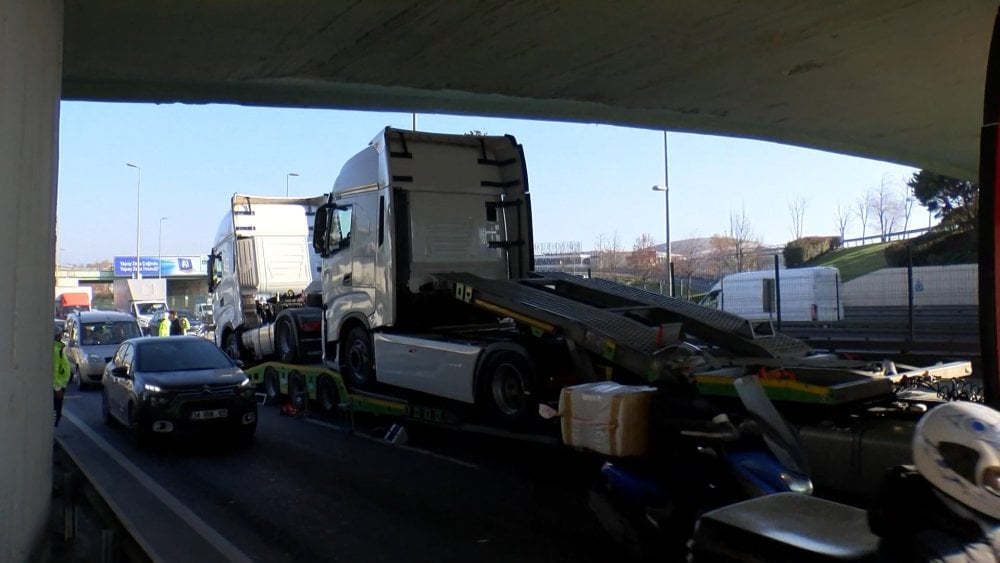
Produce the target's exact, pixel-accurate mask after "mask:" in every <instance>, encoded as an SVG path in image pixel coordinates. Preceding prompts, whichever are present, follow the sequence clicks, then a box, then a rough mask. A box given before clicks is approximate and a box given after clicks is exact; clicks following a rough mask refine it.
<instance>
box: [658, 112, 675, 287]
mask: <svg viewBox="0 0 1000 563" xmlns="http://www.w3.org/2000/svg"><path fill="white" fill-rule="evenodd" d="M653 191H654V192H663V207H664V218H665V220H664V223H665V226H666V231H667V245H666V246H667V259H666V260H665V263H666V275H665V277H664V279H665V280H667V295H669V296H670V297H673V296H674V276H673V272H672V271H670V258H671V257H672V255H671V252H670V174H669V172H668V169H667V132H666V131H664V132H663V185H662V186H653Z"/></svg>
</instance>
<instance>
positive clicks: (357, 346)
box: [340, 326, 375, 389]
mask: <svg viewBox="0 0 1000 563" xmlns="http://www.w3.org/2000/svg"><path fill="white" fill-rule="evenodd" d="M373 357H374V354H372V339H371V336H369V335H368V331H367V330H365V329H364V328H362V327H360V326H356V327H354V328H352V329H351V330H349V331H348V332H347V338H345V339H344V341H343V343H342V344H341V348H340V373H341V374H342V375H343V376H344V378H345V380H346V381H347V382H349V383H350V385H351V387H352V388H355V389H365V388H368V387H371V386H372V385H374V384H375V369H374V365H373V364H372V359H373Z"/></svg>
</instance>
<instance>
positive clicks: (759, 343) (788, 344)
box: [534, 272, 813, 359]
mask: <svg viewBox="0 0 1000 563" xmlns="http://www.w3.org/2000/svg"><path fill="white" fill-rule="evenodd" d="M534 275H535V276H538V277H539V279H549V280H553V281H555V282H557V283H556V285H555V291H556V292H557V293H558V294H561V295H577V296H581V295H588V294H589V295H590V298H591V299H594V298H598V299H600V298H605V299H607V298H609V297H613V298H620V299H623V300H626V301H628V302H632V303H636V304H641V305H646V306H652V307H657V308H660V309H662V310H664V311H668V312H669V313H671V314H673V315H676V316H678V317H680V318H682V319H683V321H682V322H683V323H684V330H685V331H686V332H688V333H689V334H691V335H692V336H695V337H697V338H700V339H702V340H705V341H706V342H709V343H711V344H714V345H716V346H719V347H721V348H726V349H729V350H731V351H732V352H733V353H735V354H739V355H743V356H748V357H761V358H778V359H796V358H802V357H805V356H807V355H809V354H811V353H812V352H813V349H812V348H811V347H809V346H808V345H807V344H805V343H804V342H802V341H801V340H798V339H796V338H792V337H790V336H786V335H783V334H780V333H777V332H774V330H773V327H771V324H770V322H769V321H768V322H764V323H754V322H751V321H748V320H747V319H744V318H743V317H740V316H738V315H734V314H732V313H727V312H725V311H719V310H717V309H711V308H708V307H703V306H701V305H698V304H696V303H692V302H690V301H686V300H684V299H677V298H674V297H668V296H666V295H660V294H659V293H651V292H649V291H645V290H642V289H636V288H634V287H629V286H627V285H623V284H620V283H615V282H612V281H608V280H602V279H595V278H581V277H578V276H574V275H572V274H566V273H562V272H545V273H535V274H534ZM762 329H763V330H762Z"/></svg>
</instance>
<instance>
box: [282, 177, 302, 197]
mask: <svg viewBox="0 0 1000 563" xmlns="http://www.w3.org/2000/svg"><path fill="white" fill-rule="evenodd" d="M292 176H295V177H296V178H298V177H299V175H298V173H297V172H289V173H288V174H285V197H288V179H289V178H291V177H292Z"/></svg>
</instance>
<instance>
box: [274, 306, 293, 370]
mask: <svg viewBox="0 0 1000 563" xmlns="http://www.w3.org/2000/svg"><path fill="white" fill-rule="evenodd" d="M277 332H278V334H277V335H276V336H275V340H277V342H276V344H277V346H276V347H277V348H278V359H280V360H281V361H282V362H283V363H286V364H296V363H298V362H299V345H298V344H299V343H298V340H297V339H296V337H295V327H293V326H292V321H291V319H289V318H288V317H282V318H281V320H279V321H278V327H277Z"/></svg>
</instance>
